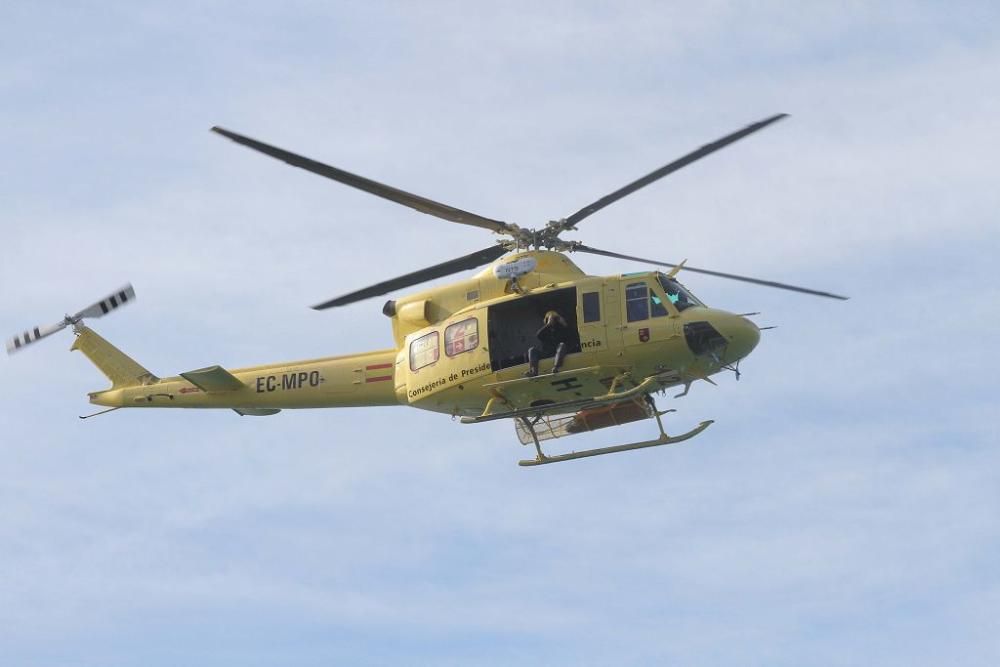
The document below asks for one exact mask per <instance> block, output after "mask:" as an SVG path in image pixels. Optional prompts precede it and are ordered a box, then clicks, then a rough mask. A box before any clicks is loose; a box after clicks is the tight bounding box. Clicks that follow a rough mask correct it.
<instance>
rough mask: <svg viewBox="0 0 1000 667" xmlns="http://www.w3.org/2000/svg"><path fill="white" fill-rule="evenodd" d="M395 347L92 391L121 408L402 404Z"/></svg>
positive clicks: (264, 409)
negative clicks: (396, 383) (395, 380)
mask: <svg viewBox="0 0 1000 667" xmlns="http://www.w3.org/2000/svg"><path fill="white" fill-rule="evenodd" d="M395 359H396V351H395V350H380V351H376V352H365V353H362V354H356V355H347V356H341V357H326V358H322V359H311V360H306V361H296V362H288V363H279V364H268V365H262V366H251V367H248V368H240V369H234V370H229V371H227V370H225V369H222V368H220V367H218V366H213V367H209V368H204V369H199V370H196V371H190V372H187V373H183V374H181V375H178V376H175V377H167V378H163V379H159V380H156V381H155V382H151V383H141V382H137V383H135V384H132V385H129V386H118V385H114V386H112V388H111V389H109V390H107V391H102V392H94V393H92V394H90V401H91V403H94V404H97V405H103V406H107V407H122V408H130V407H135V408H202V409H205V408H217V409H232V410H236V411H237V412H239V413H240V414H250V415H262V414H273V413H274V412H277V411H278V410H283V409H292V408H335V407H362V406H380V405H398V404H399V403H398V401H397V398H396V393H395V387H394V384H395V383H394V382H393V378H394V377H395V373H394V368H395Z"/></svg>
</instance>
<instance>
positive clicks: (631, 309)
mask: <svg viewBox="0 0 1000 667" xmlns="http://www.w3.org/2000/svg"><path fill="white" fill-rule="evenodd" d="M625 313H626V315H627V316H628V321H629V322H638V321H639V320H646V319H649V317H650V315H652V316H653V317H666V316H667V315H669V313H668V312H667V307H666V306H665V305H664V304H663V299H662V298H661V297H660V296H659V295H658V294H657V293H656V292H655V291H654V290H652V289H650V288H649V286H648V285H647V284H646V283H630V284H629V285H627V286H626V287H625Z"/></svg>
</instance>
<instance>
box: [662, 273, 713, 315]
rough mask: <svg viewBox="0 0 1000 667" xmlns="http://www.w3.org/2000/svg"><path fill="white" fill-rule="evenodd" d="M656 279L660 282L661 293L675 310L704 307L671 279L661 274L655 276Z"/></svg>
mask: <svg viewBox="0 0 1000 667" xmlns="http://www.w3.org/2000/svg"><path fill="white" fill-rule="evenodd" d="M656 277H657V278H658V279H659V280H660V285H662V286H663V291H664V292H666V294H667V298H668V299H670V302H671V303H673V304H674V306H676V307H677V310H684V309H685V308H690V307H691V306H704V305H705V304H703V303H702V302H701V301H699V300H698V298H697V297H695V295H694V294H691V292H689V291H688V290H687V289H686V288H685V287H684V286H683V285H681V284H680V283H679V282H677V281H676V280H674V279H673V278H670V277H669V276H665V275H663V274H662V273H658V274H656Z"/></svg>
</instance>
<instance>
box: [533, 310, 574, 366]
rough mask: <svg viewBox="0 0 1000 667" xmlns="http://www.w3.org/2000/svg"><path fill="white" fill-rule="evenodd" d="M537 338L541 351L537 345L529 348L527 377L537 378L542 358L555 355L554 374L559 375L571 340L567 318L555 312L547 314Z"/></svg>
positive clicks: (536, 335)
mask: <svg viewBox="0 0 1000 667" xmlns="http://www.w3.org/2000/svg"><path fill="white" fill-rule="evenodd" d="M535 337H536V338H537V339H538V341H539V342H540V343H541V350H539V347H538V346H536V345H532V346H531V347H529V348H528V370H527V372H526V373H525V376H527V377H535V376H536V375H538V361H539V359H540V358H541V357H542V356H545V357H551V356H553V355H555V362H554V363H553V364H552V372H553V373H558V372H559V369H560V368H561V367H562V364H563V359H565V357H566V345H567V343H569V340H570V330H569V324H567V322H566V318H564V317H563V316H562V315H560V314H559V313H558V312H556V311H554V310H550V311H549V312H547V313H545V317H544V319H543V320H542V328H541V329H539V330H538V331H537V332H536V333H535Z"/></svg>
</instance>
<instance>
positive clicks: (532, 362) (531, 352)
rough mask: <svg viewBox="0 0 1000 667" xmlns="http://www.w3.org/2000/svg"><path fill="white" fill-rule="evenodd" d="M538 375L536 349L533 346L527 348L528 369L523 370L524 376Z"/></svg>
mask: <svg viewBox="0 0 1000 667" xmlns="http://www.w3.org/2000/svg"><path fill="white" fill-rule="evenodd" d="M536 375H538V350H536V349H535V348H533V347H529V348H528V370H526V371H525V372H524V377H528V378H533V377H535V376H536Z"/></svg>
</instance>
